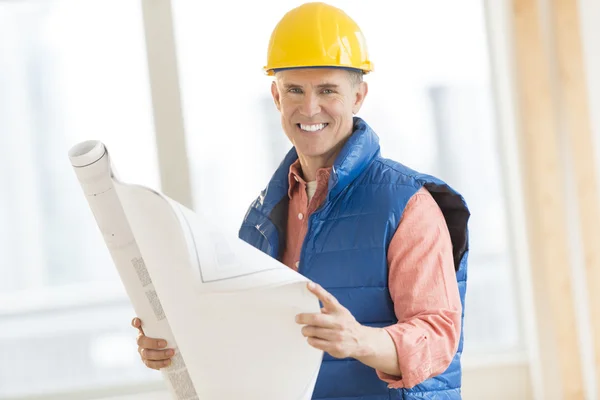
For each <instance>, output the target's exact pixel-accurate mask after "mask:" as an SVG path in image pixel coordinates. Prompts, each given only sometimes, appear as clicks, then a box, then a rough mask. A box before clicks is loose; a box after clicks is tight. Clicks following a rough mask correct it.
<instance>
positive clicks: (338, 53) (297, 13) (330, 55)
mask: <svg viewBox="0 0 600 400" xmlns="http://www.w3.org/2000/svg"><path fill="white" fill-rule="evenodd" d="M300 67H342V68H352V69H357V70H361V71H363V73H365V74H367V73H369V72H371V71H373V64H372V63H371V61H369V55H368V51H367V43H366V41H365V38H364V36H363V34H362V31H361V30H360V28H359V27H358V25H357V24H356V22H354V21H353V20H352V19H351V18H350V17H349V16H348V15H347V14H346V13H345V12H344V11H342V10H340V9H339V8H336V7H333V6H330V5H329V4H325V3H306V4H303V5H301V6H299V7H297V8H294V9H293V10H291V11H289V12H287V13H286V14H285V15H284V16H283V18H282V19H281V20H280V21H279V23H278V24H277V26H276V27H275V29H274V30H273V33H272V34H271V40H270V41H269V48H268V52H267V65H266V66H265V67H264V68H263V69H264V71H265V72H266V73H267V75H271V76H272V75H274V71H276V70H278V69H286V68H300Z"/></svg>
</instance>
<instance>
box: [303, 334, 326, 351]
mask: <svg viewBox="0 0 600 400" xmlns="http://www.w3.org/2000/svg"><path fill="white" fill-rule="evenodd" d="M306 341H307V342H308V344H309V345H311V346H312V347H314V348H315V349H319V350H323V351H327V349H329V348H331V342H330V341H328V340H324V339H319V338H314V337H309V338H308V339H306Z"/></svg>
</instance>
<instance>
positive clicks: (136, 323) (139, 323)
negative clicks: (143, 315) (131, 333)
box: [131, 317, 144, 335]
mask: <svg viewBox="0 0 600 400" xmlns="http://www.w3.org/2000/svg"><path fill="white" fill-rule="evenodd" d="M131 326H133V327H134V328H136V329H137V330H138V331H140V333H141V334H142V335H143V334H144V330H143V329H142V320H141V319H139V318H137V317H136V318H134V319H132V320H131Z"/></svg>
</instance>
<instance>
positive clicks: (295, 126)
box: [271, 68, 368, 172]
mask: <svg viewBox="0 0 600 400" xmlns="http://www.w3.org/2000/svg"><path fill="white" fill-rule="evenodd" d="M355 76H356V75H353V73H352V72H349V71H348V70H344V69H339V68H302V69H289V70H283V71H279V72H277V73H276V74H275V81H274V82H273V85H272V87H271V93H272V94H273V99H274V101H275V105H276V106H277V109H278V110H279V112H280V113H281V124H282V126H283V130H284V131H285V133H286V135H287V137H288V138H289V139H290V141H291V142H292V144H293V145H294V147H295V148H296V151H297V153H298V157H299V158H300V163H301V165H302V167H303V170H304V169H306V168H308V169H313V168H314V171H316V169H317V168H321V167H325V166H330V165H332V164H333V161H334V160H335V157H336V156H337V154H338V153H339V151H340V149H341V148H342V146H343V144H344V143H345V141H346V139H348V137H349V136H350V135H351V134H352V126H353V115H354V114H356V113H357V112H358V110H360V107H361V106H362V103H363V101H364V98H365V96H366V95H367V90H368V88H367V84H366V83H365V82H362V80H358V79H355ZM305 172H306V171H305Z"/></svg>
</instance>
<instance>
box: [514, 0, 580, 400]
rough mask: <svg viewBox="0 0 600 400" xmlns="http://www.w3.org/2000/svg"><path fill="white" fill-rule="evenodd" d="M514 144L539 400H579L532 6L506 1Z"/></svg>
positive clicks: (551, 105) (565, 254)
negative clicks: (513, 95) (524, 211)
mask: <svg viewBox="0 0 600 400" xmlns="http://www.w3.org/2000/svg"><path fill="white" fill-rule="evenodd" d="M512 6H513V7H512V12H513V29H514V34H513V36H514V49H515V54H514V55H515V68H516V76H517V90H516V92H517V94H518V99H517V100H518V114H519V122H520V129H519V138H520V149H521V158H522V166H523V173H524V179H523V182H524V187H523V191H524V197H525V201H526V208H527V217H528V218H527V221H524V222H526V223H527V228H528V236H529V246H530V254H531V264H532V265H531V268H532V277H533V279H532V281H533V290H534V303H535V311H536V319H537V321H536V322H537V333H538V344H539V354H540V358H541V360H540V367H541V370H542V379H543V385H544V390H545V392H544V393H543V398H544V399H561V400H562V399H565V400H570V399H573V400H579V399H583V398H584V386H583V377H582V372H581V362H580V356H579V354H580V353H579V344H578V335H577V324H576V318H575V309H574V299H573V292H572V284H571V272H570V268H571V267H570V256H569V246H568V234H567V221H566V212H565V211H566V208H565V207H566V205H565V198H564V193H565V184H564V178H565V177H564V173H563V163H562V158H561V154H560V145H559V128H558V127H559V125H558V120H557V117H556V116H557V109H556V103H555V98H554V90H553V85H552V82H551V69H550V65H549V59H548V55H547V53H546V51H545V42H544V36H543V32H542V24H541V12H540V7H539V4H538V1H537V0H512Z"/></svg>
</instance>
